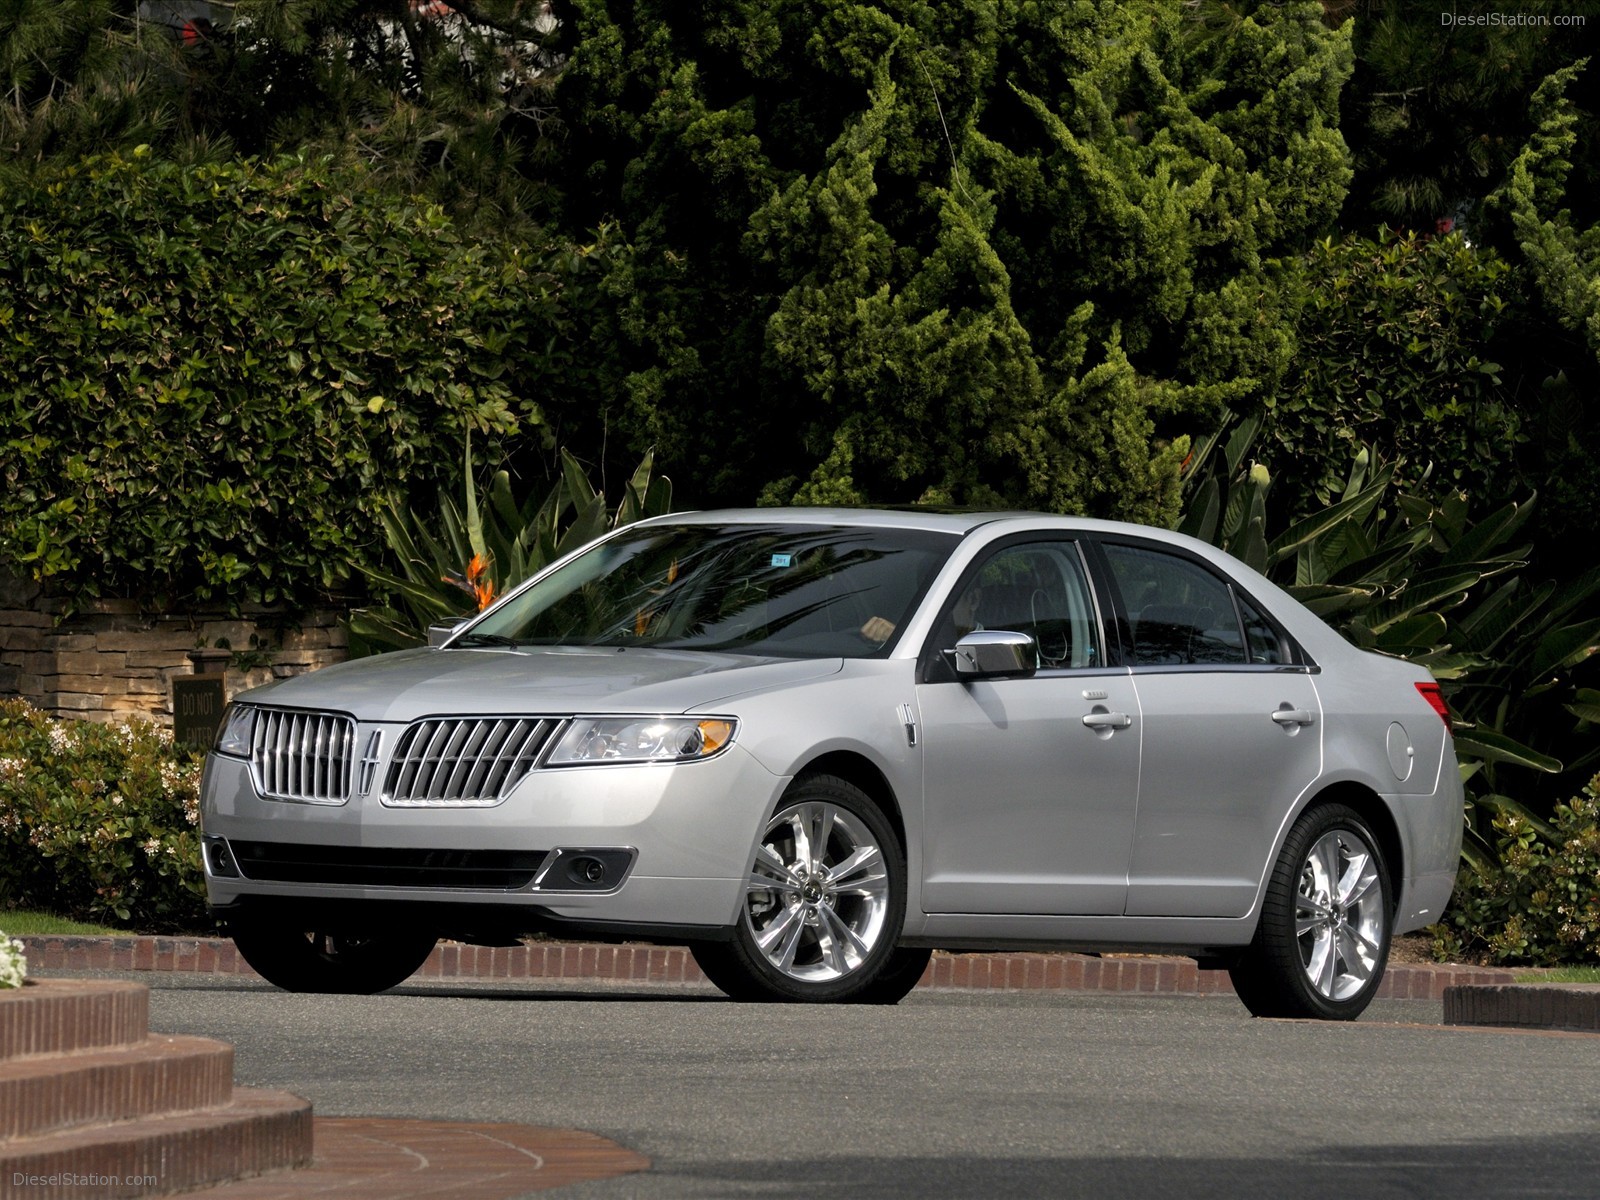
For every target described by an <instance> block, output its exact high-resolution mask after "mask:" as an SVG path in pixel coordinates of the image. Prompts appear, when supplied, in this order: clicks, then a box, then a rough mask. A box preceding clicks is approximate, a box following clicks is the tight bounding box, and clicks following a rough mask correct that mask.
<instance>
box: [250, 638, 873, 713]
mask: <svg viewBox="0 0 1600 1200" xmlns="http://www.w3.org/2000/svg"><path fill="white" fill-rule="evenodd" d="M843 665H844V660H843V659H838V658H824V659H791V658H752V657H750V656H748V655H739V654H712V653H707V652H704V651H693V652H690V651H683V650H653V649H617V648H614V647H604V648H602V647H588V646H530V647H523V648H518V649H515V650H511V649H501V648H485V649H477V648H473V649H460V650H435V649H426V650H402V651H399V652H398V653H395V654H380V655H377V656H376V657H373V658H361V659H355V660H354V661H351V662H346V663H340V664H338V665H337V666H332V667H325V668H324V669H323V670H320V671H317V672H314V673H313V674H310V675H299V676H296V677H295V678H293V679H285V680H282V681H280V682H278V683H270V684H267V685H266V686H265V687H259V688H253V689H251V690H250V691H248V692H244V693H241V694H240V695H239V696H238V697H236V699H240V700H247V701H249V702H250V703H254V704H281V705H285V706H287V707H289V708H313V709H324V710H331V711H335V712H346V713H349V714H351V715H352V716H354V717H355V718H356V719H357V720H360V721H414V720H416V719H418V718H419V717H426V716H433V715H437V714H440V713H481V714H491V713H548V714H550V715H552V716H559V715H563V714H567V713H579V712H591V713H598V712H623V713H628V712H661V713H666V712H684V711H686V710H687V709H690V708H696V707H700V708H704V707H705V706H706V705H711V704H715V703H717V702H718V701H721V700H727V699H731V698H732V697H734V696H738V695H742V694H744V693H747V692H753V691H760V690H763V689H765V688H769V687H776V686H780V685H784V684H790V683H795V682H798V681H800V680H804V679H815V678H818V677H821V676H824V675H832V674H835V673H836V672H838V671H839V670H840V669H841V668H842V667H843Z"/></svg>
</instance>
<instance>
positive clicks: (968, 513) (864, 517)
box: [641, 506, 1165, 536]
mask: <svg viewBox="0 0 1600 1200" xmlns="http://www.w3.org/2000/svg"><path fill="white" fill-rule="evenodd" d="M1009 521H1016V522H1018V523H1019V524H1022V525H1026V526H1042V527H1044V528H1058V529H1083V530H1090V529H1096V530H1101V531H1104V532H1113V531H1117V530H1121V531H1124V532H1130V533H1131V532H1134V531H1139V532H1142V533H1157V534H1159V533H1164V532H1165V530H1158V529H1151V528H1150V527H1148V526H1142V525H1129V524H1126V523H1124V522H1120V521H1100V520H1096V519H1094V518H1092V517H1069V516H1061V515H1059V514H1056V513H1041V512H1027V511H1024V510H1017V509H1010V510H988V509H958V508H924V507H920V506H906V507H901V508H719V509H702V510H699V511H691V512H675V513H666V514H663V515H662V516H659V517H652V518H650V519H649V521H648V522H641V524H651V525H855V526H864V527H871V528H875V529H926V530H931V531H934V532H939V533H952V534H956V535H958V536H960V535H963V534H967V533H970V532H972V530H974V529H978V528H980V527H982V526H985V525H993V524H995V523H997V522H1009Z"/></svg>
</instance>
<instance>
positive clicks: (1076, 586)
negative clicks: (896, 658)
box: [940, 542, 1105, 669]
mask: <svg viewBox="0 0 1600 1200" xmlns="http://www.w3.org/2000/svg"><path fill="white" fill-rule="evenodd" d="M975 629H1009V630H1012V631H1014V632H1017V633H1026V634H1028V635H1029V636H1030V637H1032V638H1033V639H1034V641H1035V642H1037V643H1038V646H1039V666H1040V667H1041V668H1047V669H1048V668H1057V667H1098V666H1102V665H1104V663H1105V656H1104V655H1103V653H1102V651H1101V646H1100V628H1099V624H1098V622H1097V620H1096V618H1095V610H1094V602H1093V600H1092V599H1091V595H1090V591H1089V582H1088V579H1087V577H1086V576H1085V575H1084V570H1083V563H1082V560H1081V559H1080V558H1079V556H1078V548H1077V545H1076V544H1075V543H1073V542H1027V543H1023V544H1019V545H1012V546H1006V547H1004V548H1002V549H1000V550H997V551H995V553H994V554H993V555H992V556H991V557H990V558H988V559H987V560H986V561H985V562H984V563H983V564H982V565H981V566H980V567H979V568H978V573H977V575H976V576H975V577H973V578H971V579H970V580H969V582H968V583H967V584H966V585H964V586H963V587H962V588H961V589H960V591H959V592H958V593H957V594H956V596H955V597H954V598H953V601H952V603H951V606H950V608H949V610H948V611H947V612H946V614H945V618H944V621H943V622H942V625H941V634H942V637H941V639H940V640H941V641H942V642H943V644H945V645H954V644H955V641H956V639H958V638H960V637H962V636H964V635H966V634H968V633H971V632H972V631H973V630H975Z"/></svg>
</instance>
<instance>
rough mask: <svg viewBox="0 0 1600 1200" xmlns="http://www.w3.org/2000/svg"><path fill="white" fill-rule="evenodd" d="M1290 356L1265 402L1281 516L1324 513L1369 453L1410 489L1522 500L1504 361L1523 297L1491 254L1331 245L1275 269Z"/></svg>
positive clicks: (1445, 244)
mask: <svg viewBox="0 0 1600 1200" xmlns="http://www.w3.org/2000/svg"><path fill="white" fill-rule="evenodd" d="M1276 275H1277V278H1278V280H1279V284H1278V294H1279V295H1280V296H1282V297H1287V298H1289V303H1288V304H1286V305H1285V307H1292V308H1293V312H1292V314H1291V315H1290V316H1289V319H1288V325H1289V327H1290V328H1291V329H1292V331H1293V335H1294V355H1293V359H1292V362H1290V363H1289V364H1287V365H1286V367H1285V369H1284V371H1283V374H1282V377H1281V382H1280V383H1279V385H1278V387H1277V388H1276V389H1274V390H1272V391H1270V392H1268V393H1267V394H1266V396H1265V398H1264V411H1265V424H1264V428H1263V440H1262V444H1261V446H1260V453H1261V454H1262V456H1263V458H1264V459H1265V460H1266V461H1267V462H1268V464H1269V465H1270V466H1271V467H1272V470H1273V479H1274V483H1275V486H1276V488H1277V495H1278V498H1279V502H1280V504H1283V505H1285V506H1287V507H1286V511H1285V515H1289V516H1298V515H1303V514H1305V513H1309V512H1312V511H1314V510H1315V509H1316V508H1318V507H1320V506H1322V505H1325V504H1327V503H1329V502H1330V500H1331V498H1332V497H1333V496H1335V495H1337V494H1338V492H1339V490H1340V488H1341V487H1342V486H1343V482H1344V477H1345V473H1346V464H1347V463H1348V461H1349V459H1350V456H1351V455H1352V454H1353V453H1354V452H1355V451H1356V450H1357V449H1358V448H1359V447H1361V446H1365V445H1373V446H1376V447H1377V448H1378V449H1379V452H1380V453H1381V455H1382V456H1383V457H1384V458H1385V459H1387V460H1389V461H1390V462H1392V463H1394V464H1395V466H1396V482H1397V484H1398V485H1399V486H1400V487H1401V488H1402V489H1405V490H1413V489H1415V488H1416V487H1417V486H1418V485H1419V484H1420V483H1421V481H1422V478H1423V476H1424V475H1425V474H1427V473H1428V472H1429V471H1430V469H1431V472H1432V479H1433V482H1432V483H1431V484H1430V487H1431V488H1433V489H1435V490H1436V489H1438V488H1439V487H1441V486H1442V487H1446V488H1451V489H1457V488H1459V489H1463V490H1465V491H1467V492H1468V493H1470V494H1471V495H1472V496H1473V497H1474V498H1476V499H1477V501H1478V502H1479V503H1480V504H1484V503H1496V502H1499V501H1503V500H1507V499H1510V498H1511V497H1512V496H1515V495H1517V494H1520V493H1524V492H1526V491H1527V490H1528V487H1527V484H1526V483H1525V482H1524V480H1523V479H1522V478H1521V474H1522V471H1521V468H1522V466H1523V464H1524V463H1525V462H1526V461H1527V459H1528V458H1529V457H1530V456H1529V455H1528V454H1526V453H1524V452H1523V446H1524V444H1525V443H1526V442H1527V441H1528V435H1527V434H1526V433H1525V432H1524V425H1525V424H1526V423H1527V421H1528V419H1529V412H1528V410H1530V409H1532V408H1533V407H1534V406H1533V404H1532V403H1531V402H1530V400H1529V399H1519V398H1516V397H1514V396H1513V395H1512V394H1511V392H1510V391H1509V389H1508V388H1507V386H1506V385H1505V383H1504V382H1503V380H1502V377H1501V369H1502V368H1501V365H1500V363H1499V362H1498V361H1496V355H1497V354H1498V352H1499V351H1501V350H1506V351H1510V352H1514V351H1513V348H1512V346H1511V345H1509V343H1510V342H1511V341H1512V340H1513V337H1512V335H1513V334H1514V333H1516V332H1518V330H1517V327H1516V326H1515V324H1514V323H1513V320H1512V318H1511V316H1510V314H1508V313H1507V311H1506V310H1507V308H1508V307H1511V306H1514V305H1515V304H1516V303H1517V300H1518V283H1517V281H1516V280H1515V277H1514V276H1513V274H1512V272H1511V269H1510V267H1509V266H1508V265H1507V264H1506V262H1505V261H1504V260H1503V259H1502V258H1501V257H1500V256H1499V255H1498V254H1496V253H1495V252H1494V251H1492V250H1486V249H1483V248H1481V247H1476V246H1473V245H1471V244H1469V243H1468V242H1466V241H1465V240H1464V239H1463V238H1462V237H1461V236H1460V235H1459V234H1453V235H1449V236H1443V237H1435V236H1427V237H1423V236H1417V235H1414V234H1403V235H1402V234H1391V233H1386V234H1383V235H1381V236H1380V237H1378V238H1364V237H1346V238H1344V239H1342V240H1339V241H1334V240H1333V239H1331V238H1330V239H1324V240H1323V241H1321V242H1319V243H1317V244H1316V245H1315V246H1313V247H1312V248H1311V250H1310V252H1309V253H1308V254H1306V255H1304V256H1303V257H1300V258H1297V259H1294V260H1291V261H1288V262H1283V263H1280V264H1277V270H1276Z"/></svg>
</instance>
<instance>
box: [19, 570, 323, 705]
mask: <svg viewBox="0 0 1600 1200" xmlns="http://www.w3.org/2000/svg"><path fill="white" fill-rule="evenodd" d="M59 612H60V609H59V606H58V605H56V604H54V603H53V602H52V601H51V600H50V599H49V598H48V597H47V596H45V595H44V594H43V592H42V590H41V589H40V588H39V587H38V585H36V584H32V583H26V582H20V581H18V580H16V579H7V578H0V697H5V696H21V697H22V698H23V699H25V700H27V701H29V702H30V703H32V704H34V705H36V706H37V707H39V708H42V709H44V710H45V711H46V712H50V713H53V714H55V715H57V716H72V717H84V718H88V719H90V720H97V721H112V720H116V719H117V718H119V717H124V716H132V715H137V716H142V717H146V718H148V719H150V720H153V721H157V722H159V723H161V724H164V725H171V724H172V687H171V684H172V679H173V677H174V676H176V675H189V674H192V673H193V672H194V670H195V664H194V662H193V660H192V659H191V658H190V657H189V656H190V655H191V654H192V653H194V652H197V651H211V652H213V653H212V654H209V655H207V657H212V658H216V659H218V660H219V661H220V660H221V659H222V658H223V657H224V656H225V657H226V659H227V667H226V674H225V684H224V686H225V688H226V690H227V694H228V696H229V697H230V698H231V697H232V696H233V695H234V694H235V693H236V692H240V691H243V690H244V689H245V688H250V687H256V686H257V685H259V684H263V683H270V682H271V681H272V680H274V679H282V678H284V677H285V676H289V675H300V674H303V673H304V672H306V671H314V670H316V669H317V668H318V667H325V666H328V665H330V664H332V663H336V662H342V661H343V660H344V659H345V658H347V657H348V656H349V655H348V651H347V641H346V638H345V633H344V630H343V629H342V628H340V626H339V617H340V615H341V614H339V613H337V612H331V611H319V612H309V613H299V614H286V613H283V612H278V611H275V610H271V609H262V608H255V609H247V610H246V611H244V612H243V613H241V614H239V615H235V616H230V615H229V614H226V613H205V612H194V613H184V614H172V613H150V612H145V611H142V610H141V609H140V607H139V605H138V604H137V603H136V602H134V601H132V600H101V601H97V602H96V603H94V604H93V605H92V606H90V607H89V608H87V609H85V610H84V611H82V612H79V613H76V614H74V615H73V616H71V617H67V618H65V619H62V620H59V621H58V620H57V616H58V614H59ZM216 651H223V652H224V653H223V654H217V653H215V652H216ZM213 669H214V668H213Z"/></svg>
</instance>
